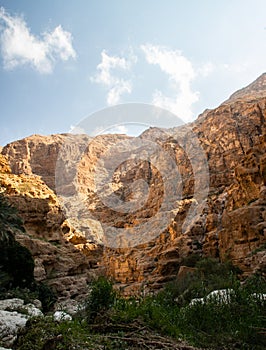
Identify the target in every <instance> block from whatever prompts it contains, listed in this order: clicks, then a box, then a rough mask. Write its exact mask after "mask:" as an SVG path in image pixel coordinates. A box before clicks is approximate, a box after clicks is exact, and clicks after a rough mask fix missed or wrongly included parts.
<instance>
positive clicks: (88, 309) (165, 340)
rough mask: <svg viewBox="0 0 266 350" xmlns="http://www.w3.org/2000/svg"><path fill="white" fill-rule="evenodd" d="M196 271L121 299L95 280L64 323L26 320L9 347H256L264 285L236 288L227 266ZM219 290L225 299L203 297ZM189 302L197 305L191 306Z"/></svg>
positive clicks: (264, 314)
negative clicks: (149, 292)
mask: <svg viewBox="0 0 266 350" xmlns="http://www.w3.org/2000/svg"><path fill="white" fill-rule="evenodd" d="M196 266H198V267H197V268H198V273H196V274H194V275H187V276H185V277H184V278H182V280H180V281H178V280H176V281H174V282H171V283H169V284H168V285H166V286H165V288H164V289H163V290H161V291H160V292H158V293H157V294H154V295H146V296H142V297H131V298H127V299H126V298H124V297H121V296H119V295H118V293H117V292H115V291H114V289H113V287H112V283H111V282H110V281H108V280H107V279H105V278H104V277H100V278H98V279H97V280H96V281H94V282H93V284H92V286H91V292H90V294H89V297H88V299H87V300H86V302H85V307H84V308H83V309H81V310H80V311H79V312H78V314H76V316H75V317H74V319H73V320H72V321H62V322H55V321H53V319H52V318H51V317H49V316H46V317H45V318H39V319H38V318H36V319H33V320H31V321H30V322H29V323H28V326H27V328H26V331H24V333H23V334H21V335H20V337H19V340H18V342H17V345H16V347H15V349H17V350H29V349H36V350H42V349H48V348H49V349H58V350H59V349H189V347H188V345H185V343H184V341H185V342H187V344H190V345H192V346H196V347H201V348H208V349H264V348H265V345H266V329H265V321H266V308H265V300H264V298H263V297H262V293H263V292H264V293H265V291H266V290H265V288H266V283H265V280H264V279H263V278H262V277H261V276H253V277H251V278H250V279H248V280H246V281H245V283H240V282H239V281H238V280H237V278H236V275H235V273H234V269H232V268H231V266H230V264H221V263H219V262H217V261H214V260H212V259H203V260H200V261H199V262H198V263H197V264H196ZM224 287H226V288H230V289H227V290H228V294H226V296H227V299H226V300H222V299H221V296H219V295H217V294H216V295H213V296H212V297H210V296H209V297H207V295H208V293H209V292H210V291H211V290H213V289H216V288H224ZM191 297H203V300H202V301H200V300H198V301H195V302H194V303H193V304H192V305H191V303H190V301H189V300H191ZM181 339H182V341H181ZM191 349H192V348H191Z"/></svg>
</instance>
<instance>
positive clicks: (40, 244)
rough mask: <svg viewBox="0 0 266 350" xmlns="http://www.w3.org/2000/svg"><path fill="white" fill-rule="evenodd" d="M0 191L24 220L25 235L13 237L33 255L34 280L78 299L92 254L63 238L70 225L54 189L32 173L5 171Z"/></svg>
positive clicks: (62, 296) (84, 291)
mask: <svg viewBox="0 0 266 350" xmlns="http://www.w3.org/2000/svg"><path fill="white" fill-rule="evenodd" d="M0 164H1V159H0ZM4 164H5V163H4ZM3 167H4V166H2V169H3ZM0 191H1V192H3V193H4V194H5V196H7V198H8V200H9V202H10V203H11V204H13V205H14V206H15V207H16V208H17V209H18V213H19V215H20V216H21V217H22V219H23V221H24V226H25V228H26V234H22V235H17V236H16V239H17V240H18V241H19V242H20V243H21V244H22V245H24V246H26V247H27V248H28V249H29V250H30V252H31V253H32V255H33V258H34V261H35V270H34V276H35V278H36V280H37V281H43V282H46V283H47V284H49V285H50V286H51V287H53V288H54V290H55V291H57V293H58V296H59V299H60V300H65V299H70V298H75V299H78V300H80V299H82V298H83V297H84V296H85V295H86V294H87V291H88V290H87V289H88V288H87V284H88V282H89V281H90V279H91V276H92V273H91V265H92V264H96V263H95V257H90V256H89V252H88V251H87V256H85V255H84V254H82V253H81V252H80V251H79V250H78V249H76V248H75V246H74V245H73V244H71V243H69V242H68V241H67V239H65V234H64V231H63V227H64V228H66V227H68V229H69V230H71V226H69V225H68V223H66V222H65V218H64V215H63V212H62V210H61V208H60V206H59V202H58V199H57V197H56V195H55V194H54V192H53V191H52V190H51V189H50V188H49V187H48V186H47V185H46V184H45V183H44V182H43V181H42V180H41V179H40V178H39V177H38V176H36V175H24V174H21V175H15V174H12V173H8V172H1V173H0ZM91 261H92V262H91Z"/></svg>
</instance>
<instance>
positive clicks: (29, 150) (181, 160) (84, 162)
mask: <svg viewBox="0 0 266 350" xmlns="http://www.w3.org/2000/svg"><path fill="white" fill-rule="evenodd" d="M265 118H266V75H265V74H264V75H262V76H261V77H260V78H258V79H257V80H256V81H255V82H254V83H252V84H251V85H249V86H248V87H247V88H245V89H242V90H240V91H238V92H236V93H235V94H233V95H232V97H231V98H230V99H229V100H227V101H226V102H224V103H223V104H222V105H221V106H219V107H218V108H216V109H214V110H206V111H205V112H204V113H203V114H202V115H200V116H199V118H198V119H197V120H196V121H195V122H193V123H192V124H190V125H189V126H188V127H184V126H182V127H177V128H172V129H168V130H160V129H157V128H150V129H149V130H147V131H145V132H144V133H143V134H142V135H141V136H140V137H139V138H136V139H135V141H134V142H136V145H137V147H135V149H134V150H133V151H132V150H130V148H129V146H128V145H130V144H131V143H132V138H128V137H127V136H125V135H102V136H97V137H96V138H94V139H91V138H89V137H87V136H86V135H76V136H75V135H67V134H64V135H52V136H47V137H45V136H37V135H34V136H31V137H28V138H25V139H23V140H20V141H16V142H13V143H11V144H9V145H7V146H5V147H4V148H3V150H2V154H4V155H6V156H7V157H8V160H9V162H10V165H11V169H12V172H13V174H7V173H5V174H4V175H3V173H2V175H1V177H2V178H1V180H2V181H3V178H4V181H5V184H4V187H5V190H6V194H7V195H8V196H10V199H11V200H12V201H13V202H14V203H15V205H16V206H18V208H19V211H20V213H21V215H22V217H23V218H24V220H25V226H26V228H27V230H28V233H29V234H30V235H31V236H28V238H27V239H25V238H24V240H25V241H27V243H26V245H27V246H29V247H31V248H30V249H31V250H32V251H33V252H34V255H35V257H36V262H37V266H39V265H40V266H39V267H38V268H36V269H37V271H39V272H38V274H40V275H41V274H42V272H41V271H43V274H44V273H46V277H44V275H43V277H42V278H48V277H47V276H48V275H49V274H52V273H53V271H56V272H55V273H56V274H59V276H60V278H62V279H65V280H68V279H71V278H75V277H74V276H76V275H77V274H79V275H81V276H87V274H88V273H89V272H88V271H90V270H89V269H88V266H90V267H98V268H100V267H101V268H103V269H104V270H105V272H106V274H108V275H110V276H112V277H113V278H114V279H115V280H116V281H117V282H118V283H119V284H120V286H121V288H122V289H123V290H124V292H125V293H138V292H140V291H141V290H143V288H149V289H150V288H153V289H156V288H160V287H161V285H162V283H164V282H166V281H168V280H170V279H172V278H174V277H175V276H176V275H177V273H178V270H179V267H180V266H181V265H182V264H183V262H184V260H185V259H186V257H187V256H189V255H191V254H193V253H197V254H202V255H207V256H214V257H219V258H220V259H221V260H225V259H231V260H232V262H233V263H234V264H235V265H237V266H239V267H240V269H241V270H242V271H243V273H244V275H248V274H250V273H254V272H255V271H258V270H260V271H261V272H262V273H265V266H266V261H265V260H266V258H265V256H266V254H265V242H266V237H265V236H266V211H265V208H266V189H265V186H266V184H265V181H266V157H265V148H266V123H265ZM188 128H189V130H190V131H189V132H187V130H188ZM192 137H196V140H197V142H198V146H197V147H196V148H194V149H192V151H191V145H192V143H193V142H194V141H193V139H192ZM145 142H146V143H145ZM149 142H150V143H152V144H153V145H157V146H158V149H160V150H161V151H160V152H161V153H160V152H157V151H152V150H151V151H149V147H150V146H149V145H150V143H149ZM62 150H63V151H62ZM108 152H109V154H108ZM149 152H150V153H149ZM198 153H199V154H198ZM200 153H202V154H203V158H204V159H205V161H206V164H207V168H206V164H205V163H204V159H203V160H202V161H201V162H198V167H197V169H196V168H195V167H194V166H193V164H194V163H193V162H195V160H197V159H199V158H200ZM166 155H167V156H166ZM145 157H146V158H145ZM125 159H126V161H125ZM5 162H6V160H5ZM5 162H4V161H3V162H2V165H1V169H7V168H8V164H7V163H5ZM116 164H118V165H117V166H116ZM114 165H115V166H114ZM101 167H103V168H104V170H103V171H99V169H100V170H101ZM175 167H176V168H177V169H178V174H179V178H178V177H175V176H174V168H175ZM206 169H207V171H206ZM2 172H4V170H2ZM108 172H110V173H112V176H111V177H110V178H109V180H108V181H107V182H106V183H105V184H104V186H103V187H100V185H99V184H101V181H103V180H104V179H105V176H106V174H108ZM58 174H59V176H58ZM165 174H166V175H165ZM36 176H37V177H36ZM206 176H207V177H206ZM41 179H42V180H41ZM142 180H144V182H145V184H146V185H147V186H148V192H147V188H146V187H147V186H146V185H145V184H144V182H143V181H142ZM42 181H43V182H42ZM14 183H15V185H14ZM25 186H27V189H26V188H25ZM145 186H146V187H145ZM18 187H19V190H18V189H17V188H18ZM44 188H45V190H44ZM204 190H206V191H207V190H208V191H207V194H206V196H205V197H206V198H204V200H202V199H201V197H200V196H199V195H198V193H201V192H202V193H203V192H204ZM53 191H56V193H57V194H58V195H60V197H61V200H62V198H63V203H64V208H63V209H62V208H60V204H59V202H58V198H57V197H56V195H55V194H54V192H53ZM145 191H146V192H147V193H146V192H145ZM77 192H78V195H77ZM144 193H145V196H144ZM165 198H167V200H165ZM201 200H202V203H201V204H202V206H201V208H200V210H198V211H195V212H192V214H193V215H191V217H189V215H190V214H191V208H193V206H194V205H196V204H197V205H199V202H200V201H201ZM203 202H204V203H203ZM121 203H122V204H124V207H123V205H122V204H121ZM132 203H133V204H132ZM61 204H62V202H61ZM130 204H132V205H133V206H132V207H130ZM203 204H204V205H203ZM119 205H120V207H119ZM117 208H120V209H119V210H117ZM125 208H127V210H125ZM188 217H189V218H190V220H188ZM65 219H67V220H65ZM143 227H144V228H145V229H146V231H145V232H144V233H143V231H141V229H142V228H143ZM106 230H109V231H108V232H109V233H110V235H111V236H112V234H113V236H112V237H111V240H110V237H107V235H106V232H107V231H106ZM136 232H137V233H139V235H137V236H136V237H137V238H136V239H135V238H134V237H135V236H134V234H135V235H136ZM41 237H42V238H43V239H46V240H48V241H49V247H48V246H47V245H46V243H47V242H45V243H43V245H44V246H45V247H44V246H41V243H40V242H39V240H40V238H41ZM106 237H107V238H108V239H107V240H106ZM36 239H38V245H37V246H34V244H35V241H36ZM62 240H64V241H69V242H71V245H70V244H69V243H65V244H62V246H60V249H61V251H58V252H57V253H54V252H55V251H57V250H58V249H59V248H58V247H56V246H55V245H53V246H51V242H54V243H56V242H60V244H61V241H62ZM47 244H48V243H47ZM70 246H71V249H72V250H71V249H70V248H69V247H70ZM66 247H68V248H66ZM103 247H104V248H103ZM75 248H76V250H75ZM62 249H63V250H64V249H65V250H67V249H70V250H71V251H72V253H71V254H73V256H72V255H71V254H68V256H67V257H65V258H64V256H66V255H64V253H63V251H62ZM73 249H74V250H73ZM77 249H78V250H79V251H82V252H83V255H80V253H79V251H78V250H77ZM38 250H40V251H45V252H46V253H45V254H43V255H45V256H47V259H46V258H45V259H46V260H45V259H43V258H41V261H42V262H41V263H40V264H39V265H38ZM49 252H50V254H49ZM75 254H76V255H75ZM51 256H52V257H53V256H56V257H57V259H58V261H57V262H56V263H55V262H53V263H51V262H50V260H49V259H53V258H51ZM76 256H77V258H76ZM85 256H86V258H85ZM88 260H89V263H88ZM44 261H47V266H49V264H50V265H51V266H52V265H54V269H53V268H51V269H50V270H49V268H47V267H46V268H45V267H44V268H43V266H44ZM66 266H68V267H66ZM38 269H39V270H38ZM44 270H45V272H44ZM66 270H67V271H66ZM36 273H37V272H36ZM47 274H48V275H47ZM60 274H62V275H60ZM70 275H71V277H70ZM84 278H85V277H84ZM69 281H70V280H69ZM65 283H70V284H71V282H63V283H62V284H65Z"/></svg>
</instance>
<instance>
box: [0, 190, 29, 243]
mask: <svg viewBox="0 0 266 350" xmlns="http://www.w3.org/2000/svg"><path fill="white" fill-rule="evenodd" d="M21 232H25V229H24V227H23V221H22V219H21V218H20V217H19V216H18V214H17V210H16V209H15V208H14V207H12V206H11V205H10V204H9V203H8V202H7V200H6V199H5V197H4V196H3V195H2V194H0V241H8V240H9V239H10V238H11V237H12V238H13V237H14V236H15V234H16V233H21Z"/></svg>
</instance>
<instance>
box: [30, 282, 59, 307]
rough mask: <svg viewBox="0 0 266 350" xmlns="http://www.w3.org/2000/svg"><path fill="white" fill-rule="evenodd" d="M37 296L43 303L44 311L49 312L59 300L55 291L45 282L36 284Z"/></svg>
mask: <svg viewBox="0 0 266 350" xmlns="http://www.w3.org/2000/svg"><path fill="white" fill-rule="evenodd" d="M35 289H36V293H37V298H38V299H39V300H40V301H41V303H42V310H43V312H48V311H50V310H51V309H52V307H53V305H54V304H55V302H56V300H57V296H56V294H55V292H54V291H53V290H52V289H51V287H49V286H48V285H47V284H45V283H38V284H36V287H35Z"/></svg>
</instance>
